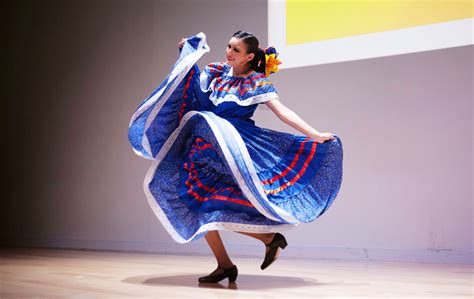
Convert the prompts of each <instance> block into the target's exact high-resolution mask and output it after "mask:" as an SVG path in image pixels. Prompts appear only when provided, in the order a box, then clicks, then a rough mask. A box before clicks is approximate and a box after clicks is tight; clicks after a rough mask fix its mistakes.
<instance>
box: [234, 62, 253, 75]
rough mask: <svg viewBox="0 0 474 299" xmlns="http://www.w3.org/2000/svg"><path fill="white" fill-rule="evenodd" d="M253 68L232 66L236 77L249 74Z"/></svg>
mask: <svg viewBox="0 0 474 299" xmlns="http://www.w3.org/2000/svg"><path fill="white" fill-rule="evenodd" d="M252 71H253V70H252V69H251V68H249V67H248V66H246V65H244V66H237V67H235V66H234V67H232V76H234V77H245V76H246V75H249V74H250V73H251V72H252Z"/></svg>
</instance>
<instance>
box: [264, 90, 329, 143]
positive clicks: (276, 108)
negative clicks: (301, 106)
mask: <svg viewBox="0 0 474 299" xmlns="http://www.w3.org/2000/svg"><path fill="white" fill-rule="evenodd" d="M265 104H266V105H267V106H268V107H270V109H271V110H272V111H273V113H275V114H276V115H277V116H278V118H279V119H280V120H281V121H283V122H284V123H286V124H287V125H289V126H291V127H293V128H295V129H296V130H298V131H300V132H301V133H303V134H305V135H306V136H308V137H309V138H312V139H316V140H317V141H319V142H324V141H325V140H328V139H334V137H332V134H331V133H320V132H318V131H317V130H316V129H314V128H313V127H311V126H310V125H308V124H307V123H306V122H305V121H304V120H303V119H302V118H301V117H299V116H298V115H297V114H296V113H295V112H294V111H292V110H291V109H289V108H287V107H286V106H285V105H283V103H282V102H280V100H278V99H273V100H270V101H267V102H265Z"/></svg>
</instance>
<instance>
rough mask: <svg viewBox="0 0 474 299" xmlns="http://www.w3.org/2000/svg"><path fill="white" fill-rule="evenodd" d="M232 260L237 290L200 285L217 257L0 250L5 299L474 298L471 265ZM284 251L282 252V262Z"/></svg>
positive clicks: (220, 285) (1, 295)
mask: <svg viewBox="0 0 474 299" xmlns="http://www.w3.org/2000/svg"><path fill="white" fill-rule="evenodd" d="M263 250H264V249H263V247H262V259H257V258H248V257H234V256H232V260H233V262H234V263H235V264H236V265H237V267H238V269H239V275H238V277H237V281H236V282H235V283H231V284H229V283H228V280H227V279H225V280H223V281H221V282H220V283H217V284H199V283H198V277H199V276H204V275H207V274H208V273H210V272H212V271H213V270H214V269H215V268H216V266H217V264H216V262H215V260H214V257H213V256H203V255H164V254H151V253H123V252H104V251H83V250H64V249H36V248H0V261H1V263H0V281H1V286H0V298H48V299H53V298H68V299H70V298H160V299H166V298H180V299H181V298H196V299H210V298H251V299H255V298H285V299H291V298H318V299H319V298H397V299H400V298H417V299H418V298H443V299H445V298H446V299H449V298H473V296H474V294H473V273H474V267H473V266H472V265H453V264H451V265H447V264H428V263H400V262H366V261H364V262H358V261H349V260H302V259H301V260H298V259H286V258H284V257H281V258H280V259H279V260H277V261H275V263H274V264H272V265H270V266H269V267H268V268H267V269H265V270H264V271H262V270H260V264H261V262H262V260H263ZM283 255H284V252H282V253H281V256H283Z"/></svg>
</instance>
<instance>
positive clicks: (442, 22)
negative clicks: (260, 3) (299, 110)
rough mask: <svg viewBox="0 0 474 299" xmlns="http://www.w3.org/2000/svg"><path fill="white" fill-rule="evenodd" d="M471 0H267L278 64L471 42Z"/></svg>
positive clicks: (328, 60)
mask: <svg viewBox="0 0 474 299" xmlns="http://www.w3.org/2000/svg"><path fill="white" fill-rule="evenodd" d="M473 7H474V1H472V0H471V1H467V0H465V1H456V0H418V1H413V0H403V1H402V0H399V1H396V0H392V1H388V0H372V1H357V0H345V1H339V0H268V44H269V45H270V46H274V47H275V48H276V49H277V51H278V52H279V58H280V59H281V60H282V61H283V63H282V64H281V65H280V66H279V68H280V69H284V68H291V67H299V66H308V65H315V64H322V63H331V62H340V61H350V60H356V59H367V58H374V57H382V56H389V55H398V54H405V53H413V52H421V51H429V50H436V49H443V48H450V47H458V46H465V45H472V44H473V42H472V41H473V17H474V10H473Z"/></svg>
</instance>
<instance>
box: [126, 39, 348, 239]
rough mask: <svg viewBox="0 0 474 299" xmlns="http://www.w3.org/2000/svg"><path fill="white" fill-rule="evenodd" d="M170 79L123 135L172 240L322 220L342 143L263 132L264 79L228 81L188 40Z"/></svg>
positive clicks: (268, 90)
mask: <svg viewBox="0 0 474 299" xmlns="http://www.w3.org/2000/svg"><path fill="white" fill-rule="evenodd" d="M179 51H180V56H179V58H178V60H177V61H176V63H175V64H174V66H173V68H172V69H171V72H170V74H169V75H168V76H167V77H166V79H165V80H164V81H163V82H162V83H161V85H160V86H159V87H158V88H156V89H155V90H154V91H153V92H152V93H151V95H150V96H149V97H148V98H146V99H145V100H144V101H143V102H142V103H141V104H140V106H139V107H138V108H137V110H136V111H135V113H134V114H133V116H132V118H131V121H130V125H129V131H128V138H129V141H130V143H131V145H132V147H133V150H134V151H135V153H136V154H137V155H139V156H141V157H143V158H147V159H151V160H153V162H152V165H151V167H150V168H149V170H148V173H147V174H146V178H145V182H144V189H145V193H146V197H147V199H148V202H149V204H150V206H151V208H152V210H153V212H154V214H155V215H156V216H157V217H158V219H159V220H160V221H161V223H162V224H163V225H164V227H165V228H166V230H167V231H168V232H169V233H170V235H171V236H172V237H173V239H174V240H175V241H176V242H178V243H187V242H190V241H193V240H197V239H200V238H202V237H203V236H204V235H205V234H206V233H207V231H209V230H232V231H246V232H257V233H264V232H277V231H282V230H286V229H289V228H292V227H295V226H296V225H298V224H299V223H301V222H304V223H307V222H311V221H313V220H315V219H316V218H317V217H319V216H321V215H322V214H323V213H324V212H325V211H326V210H327V209H328V208H329V206H330V205H331V204H332V202H333V201H334V199H335V197H336V195H337V193H338V191H339V188H340V186H341V182H342V156H343V155H342V154H343V151H342V143H341V140H340V139H339V137H338V136H337V135H334V136H335V137H336V138H335V140H327V141H325V142H324V143H317V142H316V141H315V140H313V139H310V138H308V137H307V136H304V135H294V134H290V133H284V132H279V131H274V130H270V129H267V128H261V127H258V126H256V125H255V123H254V121H253V120H252V119H251V117H252V115H253V113H254V112H255V110H256V108H257V106H258V104H261V103H264V102H266V101H269V100H271V99H277V98H278V94H277V91H276V89H275V87H274V86H273V85H272V83H271V82H270V81H269V80H268V78H267V77H265V75H264V74H262V73H258V72H256V73H253V74H251V75H249V76H247V77H236V76H232V67H231V66H229V65H228V64H226V63H223V62H216V63H210V64H208V65H206V67H205V68H204V70H203V71H202V72H200V70H199V68H198V65H197V63H196V62H197V61H198V60H199V58H200V57H201V56H202V55H203V54H204V53H206V52H209V51H210V48H209V46H208V45H207V43H206V36H205V34H204V33H202V32H200V33H199V34H196V35H194V36H191V37H189V38H188V39H187V40H186V42H185V44H184V46H183V48H181V49H179Z"/></svg>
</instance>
